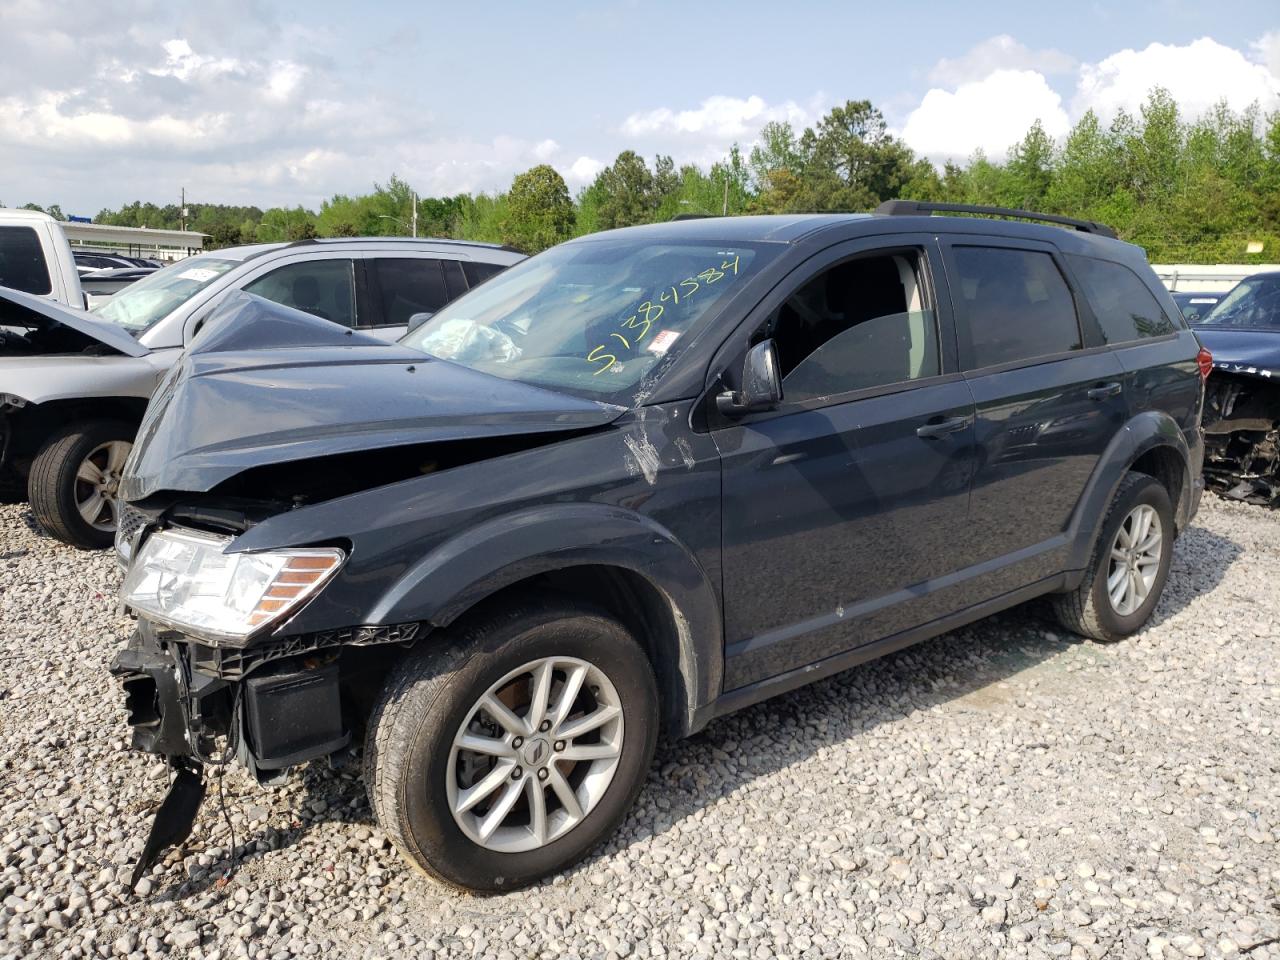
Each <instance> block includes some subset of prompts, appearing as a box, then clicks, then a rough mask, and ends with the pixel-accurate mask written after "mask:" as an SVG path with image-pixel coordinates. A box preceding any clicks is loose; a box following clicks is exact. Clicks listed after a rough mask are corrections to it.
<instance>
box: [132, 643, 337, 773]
mask: <svg viewBox="0 0 1280 960" xmlns="http://www.w3.org/2000/svg"><path fill="white" fill-rule="evenodd" d="M210 653H211V650H210V648H208V647H204V646H202V645H201V644H199V643H197V642H196V641H194V640H192V639H191V638H188V637H185V636H184V635H182V634H180V633H176V632H174V631H168V630H161V629H159V628H157V627H155V626H154V625H153V624H151V623H149V622H148V621H146V620H140V621H139V624H138V629H137V630H136V631H135V633H134V635H133V637H132V638H131V640H130V642H129V644H128V646H126V647H125V648H124V649H123V650H121V651H120V652H119V653H118V654H117V655H116V657H115V659H114V660H113V661H112V663H111V673H112V675H114V676H115V677H116V678H117V679H119V680H120V682H121V685H122V687H123V690H124V695H125V707H126V710H127V711H128V721H129V726H130V727H131V728H132V731H133V746H134V748H135V749H138V750H144V751H146V752H148V753H156V754H160V755H162V756H165V757H168V758H190V759H192V760H195V761H197V762H209V761H211V760H217V761H218V762H222V761H224V760H230V759H236V760H239V761H240V762H242V763H244V764H245V766H247V767H248V768H249V769H250V770H252V771H253V772H254V774H255V775H257V776H258V778H259V779H260V780H265V779H268V778H271V779H274V778H275V777H276V776H278V774H279V772H280V771H283V770H285V769H286V768H288V767H291V766H294V765H296V764H300V763H305V762H307V761H308V760H315V759H317V758H320V757H324V756H328V755H329V754H332V753H334V752H336V751H338V750H341V749H342V748H343V747H345V746H346V745H347V743H348V742H349V741H350V739H351V737H350V733H349V732H348V730H347V726H346V723H345V718H344V716H343V710H342V702H341V697H340V695H339V663H338V658H337V656H336V654H334V653H329V654H328V655H326V654H325V653H324V652H323V651H313V652H310V653H305V654H299V655H296V656H292V657H282V658H279V659H276V660H272V661H268V662H264V663H261V664H258V665H256V668H255V669H253V670H252V671H251V672H248V673H240V672H237V671H231V672H230V676H228V671H227V670H226V669H225V666H224V664H223V662H222V661H221V660H220V659H219V658H217V657H211V656H210Z"/></svg>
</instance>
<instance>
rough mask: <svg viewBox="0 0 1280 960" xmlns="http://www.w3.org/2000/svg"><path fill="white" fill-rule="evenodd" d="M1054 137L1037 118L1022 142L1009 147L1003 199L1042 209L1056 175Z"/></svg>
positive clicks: (1002, 186)
mask: <svg viewBox="0 0 1280 960" xmlns="http://www.w3.org/2000/svg"><path fill="white" fill-rule="evenodd" d="M1054 164H1055V156H1054V148H1053V140H1052V138H1050V136H1049V135H1048V134H1047V133H1045V132H1044V126H1043V125H1041V123H1040V121H1039V120H1037V121H1036V122H1035V123H1033V124H1032V125H1031V129H1030V130H1028V131H1027V135H1026V136H1025V137H1023V138H1022V140H1021V141H1020V142H1019V143H1016V144H1014V145H1013V146H1012V147H1010V148H1009V160H1008V162H1007V163H1006V164H1005V177H1004V183H1003V184H1002V185H1001V193H1002V197H1001V202H1002V203H1003V204H1004V205H1005V206H1009V207H1019V208H1021V209H1023V210H1043V209H1044V207H1045V199H1046V198H1047V197H1048V195H1049V189H1050V187H1052V186H1053V176H1054Z"/></svg>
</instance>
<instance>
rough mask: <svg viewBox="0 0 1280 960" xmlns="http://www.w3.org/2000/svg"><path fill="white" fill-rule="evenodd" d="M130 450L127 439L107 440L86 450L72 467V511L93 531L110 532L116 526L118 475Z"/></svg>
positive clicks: (131, 447)
mask: <svg viewBox="0 0 1280 960" xmlns="http://www.w3.org/2000/svg"><path fill="white" fill-rule="evenodd" d="M131 449H133V444H131V443H130V442H129V441H127V440H108V441H107V442H106V443H103V444H99V445H98V446H96V447H94V448H93V449H92V450H90V451H89V454H88V456H86V457H85V458H84V460H82V461H81V463H80V466H79V467H78V468H77V469H76V484H75V501H76V510H78V511H79V513H80V516H81V517H82V518H83V519H84V522H85V523H87V524H88V525H89V526H91V527H92V528H93V529H95V530H102V531H104V532H107V533H110V532H112V531H114V530H115V528H116V523H117V519H118V513H119V511H118V509H117V506H116V496H117V494H118V492H119V489H120V474H121V473H122V472H123V470H124V462H125V461H126V460H127V459H128V458H129V451H130V450H131Z"/></svg>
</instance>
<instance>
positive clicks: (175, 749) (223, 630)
mask: <svg viewBox="0 0 1280 960" xmlns="http://www.w3.org/2000/svg"><path fill="white" fill-rule="evenodd" d="M126 511H127V512H128V514H129V515H128V516H127V517H122V523H121V524H120V531H121V534H122V538H121V539H122V542H121V543H120V544H119V545H118V553H119V554H120V555H121V556H122V559H124V558H125V557H127V569H126V576H125V582H124V585H123V587H122V588H121V598H122V600H123V602H124V604H125V607H126V609H128V610H129V611H130V612H131V613H133V614H134V615H135V616H136V618H137V627H136V629H135V631H134V634H133V636H132V638H131V639H130V641H129V643H128V644H127V645H126V646H125V647H124V648H123V649H122V650H120V651H119V652H118V653H117V655H116V657H115V659H114V660H113V661H112V663H111V668H110V669H111V673H112V675H113V676H114V677H116V679H117V680H118V681H119V682H120V684H121V687H122V691H123V694H124V705H125V709H126V712H127V719H128V723H129V726H130V729H131V731H132V741H133V747H134V748H135V749H138V750H142V751H146V752H148V753H154V754H157V755H159V756H162V757H164V758H165V759H166V761H167V762H168V763H169V765H170V767H171V768H172V769H173V771H174V774H175V775H174V778H173V780H172V783H171V786H170V792H169V795H168V796H167V797H166V798H165V800H164V802H163V803H162V804H161V805H160V808H159V810H158V811H157V814H156V817H155V820H154V822H153V824H152V830H151V834H150V836H149V838H148V840H147V843H146V846H145V847H144V850H143V853H142V856H141V857H140V858H139V860H138V862H137V863H136V865H135V870H134V874H133V883H134V884H136V883H137V881H138V880H139V879H141V877H142V875H143V874H144V873H145V871H146V870H147V869H148V868H149V867H150V866H151V865H152V864H153V863H154V862H156V860H158V859H159V857H160V856H161V855H162V854H163V852H164V850H165V848H167V847H169V846H173V845H176V844H179V843H181V842H182V841H183V840H184V839H186V837H187V836H188V835H189V834H190V831H191V827H192V824H193V823H194V821H195V818H196V815H197V813H198V811H199V807H200V803H201V800H202V799H203V796H204V773H205V769H206V768H207V767H209V766H210V765H213V766H223V765H226V764H230V763H238V764H241V765H243V766H244V767H246V768H247V769H248V770H249V771H250V772H251V773H253V775H254V776H255V777H256V778H257V779H258V781H259V782H260V783H278V782H280V781H282V780H283V779H284V778H285V777H286V776H287V774H288V771H289V768H291V767H294V766H297V765H298V764H302V763H306V762H308V761H312V760H318V759H321V758H324V757H330V756H332V755H334V754H335V753H338V752H340V751H343V750H344V749H345V748H346V747H347V746H348V744H349V743H350V742H351V740H352V734H353V729H354V728H355V727H357V726H358V725H359V723H361V722H362V719H363V716H364V713H363V711H362V709H361V704H360V702H359V701H360V693H361V691H362V690H365V689H367V688H369V687H371V686H372V687H376V683H377V678H378V677H380V676H381V674H382V672H384V670H385V665H386V663H387V662H388V657H387V656H386V655H385V654H383V653H381V651H383V650H386V649H387V648H388V647H390V646H394V645H398V644H405V643H409V642H411V641H412V640H414V639H415V637H416V636H417V634H418V632H419V625H418V624H402V625H396V626H379V627H373V626H369V627H353V628H348V629H341V630H332V631H327V632H323V633H302V634H289V633H288V631H287V629H285V624H286V621H287V620H288V618H289V617H290V616H291V615H292V614H294V613H295V612H296V611H297V610H298V609H299V608H300V607H301V606H302V605H305V603H306V602H307V600H308V599H309V598H310V597H311V596H312V595H314V594H315V593H316V592H317V591H318V590H320V589H321V588H322V587H323V585H324V583H325V582H326V581H327V580H328V578H329V577H330V576H331V575H332V573H334V572H336V570H337V569H338V568H339V567H340V566H341V565H342V563H343V561H344V560H345V553H344V552H343V551H342V550H341V549H340V548H336V547H325V548H312V549H305V550H289V551H277V552H274V553H239V554H237V553H235V552H234V551H232V550H228V549H227V548H228V547H229V545H230V544H231V543H232V541H233V539H234V538H233V536H231V535H227V534H225V533H217V532H213V531H212V530H210V529H198V528H194V527H184V526H176V525H173V524H172V522H171V516H172V513H173V511H164V512H163V513H162V514H161V515H159V516H158V517H157V516H148V515H146V514H143V513H141V512H140V511H138V510H136V508H134V507H131V506H128V507H126ZM178 512H179V513H181V511H178ZM231 515H232V513H231V511H223V512H222V513H217V512H214V513H213V514H210V513H209V512H208V511H205V512H204V514H203V519H204V520H205V522H206V526H208V521H209V520H210V519H211V517H218V518H226V517H229V516H231ZM183 519H186V520H188V521H189V520H190V517H189V516H187V517H183ZM125 520H127V522H123V521H125ZM249 523H251V521H250V520H248V519H247V516H246V514H244V513H239V514H238V515H237V521H236V525H237V526H242V527H243V526H244V525H246V524H249Z"/></svg>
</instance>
